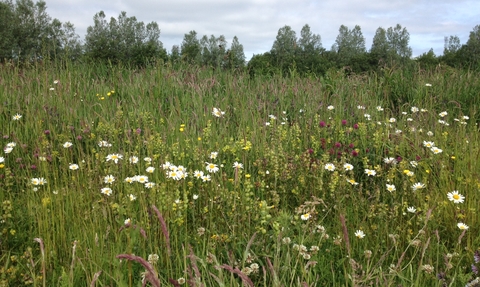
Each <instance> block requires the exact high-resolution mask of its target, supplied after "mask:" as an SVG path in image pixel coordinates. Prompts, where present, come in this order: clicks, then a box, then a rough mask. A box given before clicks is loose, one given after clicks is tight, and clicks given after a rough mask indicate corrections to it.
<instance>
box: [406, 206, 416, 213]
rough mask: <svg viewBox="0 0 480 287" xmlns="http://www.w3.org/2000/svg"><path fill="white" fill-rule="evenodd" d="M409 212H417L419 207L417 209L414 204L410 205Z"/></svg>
mask: <svg viewBox="0 0 480 287" xmlns="http://www.w3.org/2000/svg"><path fill="white" fill-rule="evenodd" d="M407 212H410V213H415V212H417V209H416V208H415V207H413V206H409V207H408V208H407Z"/></svg>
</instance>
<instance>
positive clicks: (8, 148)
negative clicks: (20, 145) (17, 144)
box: [3, 146, 13, 153]
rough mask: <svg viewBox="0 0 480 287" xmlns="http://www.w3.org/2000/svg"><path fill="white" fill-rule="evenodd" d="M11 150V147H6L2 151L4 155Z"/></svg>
mask: <svg viewBox="0 0 480 287" xmlns="http://www.w3.org/2000/svg"><path fill="white" fill-rule="evenodd" d="M12 150H13V147H8V146H7V147H6V148H4V149H3V151H4V152H5V153H11V152H12Z"/></svg>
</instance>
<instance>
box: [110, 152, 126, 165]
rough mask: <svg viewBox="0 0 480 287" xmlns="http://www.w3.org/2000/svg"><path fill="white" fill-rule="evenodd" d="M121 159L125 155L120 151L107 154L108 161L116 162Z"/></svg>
mask: <svg viewBox="0 0 480 287" xmlns="http://www.w3.org/2000/svg"><path fill="white" fill-rule="evenodd" d="M120 159H123V155H121V154H118V153H112V154H109V155H107V161H113V162H115V163H118V161H119V160H120Z"/></svg>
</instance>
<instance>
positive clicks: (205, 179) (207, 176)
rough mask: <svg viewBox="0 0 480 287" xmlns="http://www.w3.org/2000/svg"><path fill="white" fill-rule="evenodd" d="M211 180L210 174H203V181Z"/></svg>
mask: <svg viewBox="0 0 480 287" xmlns="http://www.w3.org/2000/svg"><path fill="white" fill-rule="evenodd" d="M210 180H212V179H211V178H210V175H209V174H207V175H204V176H202V181H203V182H207V181H210Z"/></svg>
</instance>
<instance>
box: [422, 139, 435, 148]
mask: <svg viewBox="0 0 480 287" xmlns="http://www.w3.org/2000/svg"><path fill="white" fill-rule="evenodd" d="M423 146H424V147H428V148H432V147H434V146H435V143H434V142H431V141H423Z"/></svg>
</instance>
